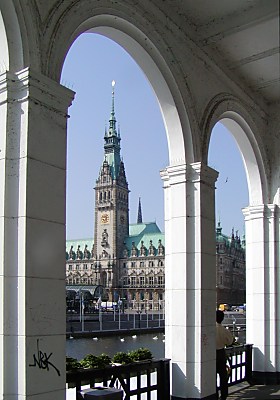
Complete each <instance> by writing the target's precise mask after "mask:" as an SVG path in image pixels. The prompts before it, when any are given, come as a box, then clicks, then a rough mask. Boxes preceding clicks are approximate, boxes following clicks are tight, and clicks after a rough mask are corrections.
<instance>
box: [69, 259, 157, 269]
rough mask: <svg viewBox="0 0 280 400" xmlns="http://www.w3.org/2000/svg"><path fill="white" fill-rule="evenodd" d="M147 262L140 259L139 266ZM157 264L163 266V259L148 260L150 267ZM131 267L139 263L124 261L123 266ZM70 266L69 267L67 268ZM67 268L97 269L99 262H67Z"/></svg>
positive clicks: (142, 266)
mask: <svg viewBox="0 0 280 400" xmlns="http://www.w3.org/2000/svg"><path fill="white" fill-rule="evenodd" d="M145 264H146V263H145V262H144V261H140V263H139V267H140V268H145V266H146V265H145ZM156 264H157V266H158V267H163V265H164V263H163V261H162V260H158V261H157V262H156V261H148V266H149V268H152V267H155V266H156ZM129 266H130V267H131V268H136V267H137V263H136V262H135V261H131V263H128V262H124V263H123V268H127V267H129ZM67 267H68V268H67ZM66 269H68V271H74V270H76V271H82V270H88V269H97V264H76V265H72V264H68V265H67V264H66Z"/></svg>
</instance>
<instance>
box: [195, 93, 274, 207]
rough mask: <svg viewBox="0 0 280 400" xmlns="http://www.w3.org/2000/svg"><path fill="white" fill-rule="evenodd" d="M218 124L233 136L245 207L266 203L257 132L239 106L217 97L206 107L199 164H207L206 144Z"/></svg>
mask: <svg viewBox="0 0 280 400" xmlns="http://www.w3.org/2000/svg"><path fill="white" fill-rule="evenodd" d="M218 122H221V123H222V124H223V125H224V126H225V127H226V128H227V129H228V130H229V131H230V132H231V134H232V135H233V137H234V139H235V140H236V143H237V146H238V148H239V151H240V153H241V157H242V160H243V164H244V169H245V173H246V177H247V184H248V193H249V205H257V204H262V203H264V202H267V201H269V193H268V181H267V176H268V166H267V162H266V157H265V152H264V149H262V147H261V145H260V144H259V141H258V139H257V138H258V135H259V129H258V127H257V126H256V124H255V123H254V121H253V119H252V117H251V115H250V114H249V113H248V112H247V111H246V107H245V106H243V105H242V102H241V101H240V100H238V99H236V98H234V97H233V96H230V95H226V94H220V95H219V96H216V97H215V98H214V99H212V101H211V102H210V103H209V105H208V107H207V112H206V117H205V119H204V127H203V133H204V140H203V160H204V162H205V163H207V158H208V149H209V142H210V137H211V132H212V129H213V127H214V125H215V124H216V123H218Z"/></svg>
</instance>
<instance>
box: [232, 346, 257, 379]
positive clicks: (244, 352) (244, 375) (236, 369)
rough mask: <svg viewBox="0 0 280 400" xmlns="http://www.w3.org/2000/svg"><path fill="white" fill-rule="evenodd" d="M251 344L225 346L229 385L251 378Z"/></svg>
mask: <svg viewBox="0 0 280 400" xmlns="http://www.w3.org/2000/svg"><path fill="white" fill-rule="evenodd" d="M252 349H253V345H252V344H244V345H239V346H232V347H228V348H226V356H227V359H228V364H229V367H230V370H229V382H228V385H229V386H233V385H237V384H238V383H240V382H244V381H247V382H249V383H250V382H251V380H252Z"/></svg>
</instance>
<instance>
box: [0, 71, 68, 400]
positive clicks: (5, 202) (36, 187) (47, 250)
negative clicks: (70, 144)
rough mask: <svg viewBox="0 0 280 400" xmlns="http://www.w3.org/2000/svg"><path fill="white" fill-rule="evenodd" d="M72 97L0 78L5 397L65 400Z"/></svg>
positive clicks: (21, 79) (32, 78) (31, 81)
mask: <svg viewBox="0 0 280 400" xmlns="http://www.w3.org/2000/svg"><path fill="white" fill-rule="evenodd" d="M72 98H73V92H71V91H70V90H68V89H66V88H64V87H62V86H60V85H59V84H57V83H56V82H53V81H52V80H50V79H48V78H46V77H44V76H42V75H39V74H37V73H34V72H31V71H30V70H29V69H25V70H22V71H20V72H18V73H16V74H9V73H5V74H2V75H1V76H0V100H1V101H0V124H1V127H0V132H1V134H0V135H1V136H0V171H1V172H0V212H1V214H0V231H1V234H0V245H1V251H0V257H1V258H0V290H1V298H2V299H3V301H2V302H1V312H0V318H1V320H0V322H1V324H0V329H1V331H0V343H1V348H0V362H1V364H0V371H1V377H0V394H1V398H4V399H5V400H7V399H9V400H10V399H11V400H13V399H17V400H18V399H26V398H32V399H50V398H51V399H52V400H54V399H61V400H62V399H64V397H65V184H66V123H67V109H68V106H69V105H70V104H71V101H72Z"/></svg>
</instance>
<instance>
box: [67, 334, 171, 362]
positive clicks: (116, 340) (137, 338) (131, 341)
mask: <svg viewBox="0 0 280 400" xmlns="http://www.w3.org/2000/svg"><path fill="white" fill-rule="evenodd" d="M164 341H165V337H164V333H162V332H156V333H141V334H140V335H139V334H138V335H131V336H129V335H123V336H122V335H121V334H119V332H117V333H116V335H115V336H108V337H99V338H97V337H94V336H93V337H92V338H79V339H67V340H66V355H67V356H68V357H73V358H76V359H77V360H81V359H82V358H83V357H85V356H86V355H87V354H93V355H96V356H98V355H100V354H102V353H105V354H107V355H108V356H110V357H112V356H113V355H114V354H116V353H117V352H119V351H124V352H128V351H130V350H136V349H139V348H140V347H145V348H147V349H149V350H150V351H151V352H152V354H153V357H154V358H155V359H158V358H163V357H164Z"/></svg>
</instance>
